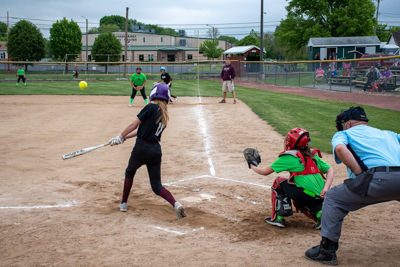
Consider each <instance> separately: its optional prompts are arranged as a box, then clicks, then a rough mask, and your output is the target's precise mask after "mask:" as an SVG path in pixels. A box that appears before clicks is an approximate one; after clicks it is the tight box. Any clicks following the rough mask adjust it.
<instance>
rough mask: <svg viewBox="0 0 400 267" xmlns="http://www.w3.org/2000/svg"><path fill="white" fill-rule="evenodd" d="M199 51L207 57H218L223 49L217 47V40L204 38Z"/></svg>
mask: <svg viewBox="0 0 400 267" xmlns="http://www.w3.org/2000/svg"><path fill="white" fill-rule="evenodd" d="M200 51H201V52H203V53H204V55H205V56H206V57H208V58H219V57H220V56H221V55H222V52H223V51H224V50H223V49H222V48H218V40H206V41H204V42H203V43H202V44H201V45H200Z"/></svg>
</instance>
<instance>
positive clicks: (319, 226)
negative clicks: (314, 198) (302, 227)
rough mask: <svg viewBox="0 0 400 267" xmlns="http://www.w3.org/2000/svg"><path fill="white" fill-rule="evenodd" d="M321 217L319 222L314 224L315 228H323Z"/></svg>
mask: <svg viewBox="0 0 400 267" xmlns="http://www.w3.org/2000/svg"><path fill="white" fill-rule="evenodd" d="M321 226H322V224H321V218H320V219H318V220H317V222H316V223H315V224H314V226H313V228H314V229H317V230H321Z"/></svg>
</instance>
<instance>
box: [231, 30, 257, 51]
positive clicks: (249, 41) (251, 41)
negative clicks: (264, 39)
mask: <svg viewBox="0 0 400 267" xmlns="http://www.w3.org/2000/svg"><path fill="white" fill-rule="evenodd" d="M236 45H237V46H243V45H255V46H258V47H260V37H259V36H258V34H257V33H256V32H255V31H254V30H251V31H250V34H249V35H247V36H245V37H243V38H242V39H240V40H239V41H238V42H237V43H236Z"/></svg>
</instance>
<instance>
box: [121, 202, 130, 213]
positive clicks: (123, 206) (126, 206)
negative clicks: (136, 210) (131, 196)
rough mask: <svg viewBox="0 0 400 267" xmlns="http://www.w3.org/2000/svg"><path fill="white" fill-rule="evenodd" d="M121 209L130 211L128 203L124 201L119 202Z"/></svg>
mask: <svg viewBox="0 0 400 267" xmlns="http://www.w3.org/2000/svg"><path fill="white" fill-rule="evenodd" d="M119 211H122V212H126V211H128V203H126V202H122V203H120V204H119Z"/></svg>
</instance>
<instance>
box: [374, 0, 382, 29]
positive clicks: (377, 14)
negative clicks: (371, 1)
mask: <svg viewBox="0 0 400 267" xmlns="http://www.w3.org/2000/svg"><path fill="white" fill-rule="evenodd" d="M376 2H377V4H376V15H375V18H376V23H378V16H379V3H380V2H381V0H376ZM374 34H376V26H374Z"/></svg>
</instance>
